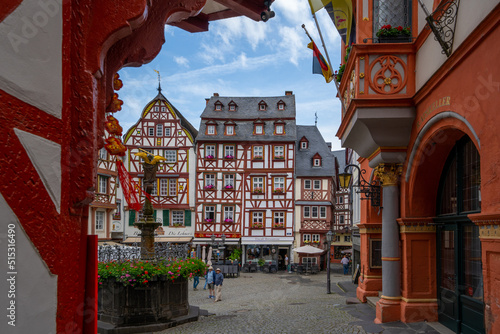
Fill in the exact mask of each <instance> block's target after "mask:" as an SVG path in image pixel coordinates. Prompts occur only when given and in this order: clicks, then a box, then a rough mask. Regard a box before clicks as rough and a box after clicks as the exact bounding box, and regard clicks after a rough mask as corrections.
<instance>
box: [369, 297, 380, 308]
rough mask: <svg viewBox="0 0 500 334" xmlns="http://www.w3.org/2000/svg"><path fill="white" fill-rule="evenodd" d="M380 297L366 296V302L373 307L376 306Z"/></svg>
mask: <svg viewBox="0 0 500 334" xmlns="http://www.w3.org/2000/svg"><path fill="white" fill-rule="evenodd" d="M379 299H380V297H376V296H373V297H366V303H367V304H368V305H370V306H371V307H373V308H376V305H377V302H378V301H379Z"/></svg>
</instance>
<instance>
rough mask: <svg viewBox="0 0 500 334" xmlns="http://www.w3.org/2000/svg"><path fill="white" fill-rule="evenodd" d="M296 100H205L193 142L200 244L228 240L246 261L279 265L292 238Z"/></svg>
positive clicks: (197, 239)
mask: <svg viewBox="0 0 500 334" xmlns="http://www.w3.org/2000/svg"><path fill="white" fill-rule="evenodd" d="M295 140H296V125H295V96H294V95H293V94H292V92H286V93H285V95H284V96H277V97H222V96H219V94H217V93H216V94H214V95H213V96H212V97H211V98H209V99H207V104H206V108H205V110H204V111H203V113H202V115H201V124H200V131H199V134H198V137H197V139H196V141H197V156H198V162H197V177H196V198H197V202H196V235H195V242H196V243H198V244H205V243H210V237H211V236H212V235H215V236H216V238H220V237H221V236H222V234H224V235H225V236H226V243H227V244H229V245H230V244H237V243H239V242H241V245H242V250H243V261H251V260H254V259H255V260H256V259H257V258H260V257H264V258H265V259H266V260H268V261H277V260H278V258H279V253H283V255H284V254H285V253H288V254H290V247H291V245H292V241H293V214H294V209H293V206H294V167H295Z"/></svg>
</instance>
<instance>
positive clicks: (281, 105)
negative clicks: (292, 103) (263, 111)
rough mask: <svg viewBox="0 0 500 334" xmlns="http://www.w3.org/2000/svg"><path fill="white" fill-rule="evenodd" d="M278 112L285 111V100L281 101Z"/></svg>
mask: <svg viewBox="0 0 500 334" xmlns="http://www.w3.org/2000/svg"><path fill="white" fill-rule="evenodd" d="M278 110H281V111H283V110H285V102H283V100H280V101H279V102H278Z"/></svg>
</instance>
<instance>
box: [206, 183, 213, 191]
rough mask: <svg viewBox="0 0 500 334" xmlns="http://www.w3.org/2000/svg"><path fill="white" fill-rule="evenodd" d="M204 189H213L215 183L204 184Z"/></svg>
mask: <svg viewBox="0 0 500 334" xmlns="http://www.w3.org/2000/svg"><path fill="white" fill-rule="evenodd" d="M205 190H215V185H213V184H207V185H206V186H205Z"/></svg>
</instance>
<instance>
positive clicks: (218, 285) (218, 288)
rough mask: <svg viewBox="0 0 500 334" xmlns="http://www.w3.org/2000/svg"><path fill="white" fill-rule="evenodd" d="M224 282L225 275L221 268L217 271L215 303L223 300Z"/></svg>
mask: <svg viewBox="0 0 500 334" xmlns="http://www.w3.org/2000/svg"><path fill="white" fill-rule="evenodd" d="M223 281H224V275H222V273H221V271H220V268H217V269H216V270H215V301H216V302H218V301H221V300H222V282H223Z"/></svg>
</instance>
